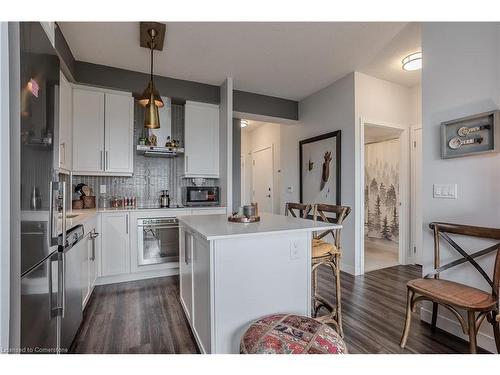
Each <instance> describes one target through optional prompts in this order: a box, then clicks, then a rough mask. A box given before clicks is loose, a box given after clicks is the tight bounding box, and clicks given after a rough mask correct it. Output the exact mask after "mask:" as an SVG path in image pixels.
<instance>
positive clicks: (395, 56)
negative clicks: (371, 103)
mask: <svg viewBox="0 0 500 375" xmlns="http://www.w3.org/2000/svg"><path fill="white" fill-rule="evenodd" d="M421 50H422V43H421V25H420V24H419V23H409V24H408V25H407V26H406V27H404V28H403V30H401V32H400V33H399V34H397V35H396V36H395V37H394V39H392V40H391V42H390V43H388V44H387V46H385V48H383V49H382V50H381V51H380V52H379V53H378V54H377V56H375V58H374V59H373V61H371V62H370V63H368V64H366V65H365V66H362V67H361V68H360V69H359V71H361V72H363V73H366V74H369V75H372V76H374V77H377V78H381V79H385V80H387V81H392V82H396V83H399V84H402V85H405V86H409V87H412V86H415V85H416V84H418V83H419V82H420V76H421V72H422V71H421V70H415V71H405V70H403V69H402V64H401V60H402V59H403V58H404V57H406V56H408V55H409V54H411V53H413V52H418V51H421Z"/></svg>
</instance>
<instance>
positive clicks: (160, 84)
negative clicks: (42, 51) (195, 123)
mask: <svg viewBox="0 0 500 375" xmlns="http://www.w3.org/2000/svg"><path fill="white" fill-rule="evenodd" d="M76 80H77V81H78V83H81V84H85V85H92V86H102V87H107V88H114V89H119V90H125V91H131V92H132V93H134V94H140V93H142V91H143V90H144V89H145V88H146V84H147V82H148V81H149V74H146V73H140V72H134V71H131V70H125V69H119V68H113V67H110V66H105V65H98V64H91V63H88V62H83V61H77V63H76ZM154 80H155V85H156V88H157V89H158V91H159V92H160V93H161V95H162V96H167V97H170V98H174V99H175V98H178V99H185V100H193V101H197V102H205V103H214V104H218V103H219V101H220V97H219V87H218V86H212V85H207V84H204V83H198V82H193V81H185V80H181V79H175V78H169V77H162V76H155V77H154Z"/></svg>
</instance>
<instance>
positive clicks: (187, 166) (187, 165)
mask: <svg viewBox="0 0 500 375" xmlns="http://www.w3.org/2000/svg"><path fill="white" fill-rule="evenodd" d="M188 160H189V159H188V156H187V155H186V168H185V169H186V173H188V172H189V163H188Z"/></svg>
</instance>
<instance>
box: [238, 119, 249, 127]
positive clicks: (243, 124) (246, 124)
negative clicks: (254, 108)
mask: <svg viewBox="0 0 500 375" xmlns="http://www.w3.org/2000/svg"><path fill="white" fill-rule="evenodd" d="M240 126H241V127H242V128H246V127H247V126H248V120H241V122H240Z"/></svg>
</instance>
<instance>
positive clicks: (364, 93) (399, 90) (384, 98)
mask: <svg viewBox="0 0 500 375" xmlns="http://www.w3.org/2000/svg"><path fill="white" fill-rule="evenodd" d="M355 82H356V83H355V92H356V113H357V114H358V115H361V116H363V117H364V118H365V119H367V120H370V121H374V122H375V123H377V122H382V123H390V124H398V125H406V126H408V127H409V126H410V124H411V119H412V115H413V113H414V112H415V111H414V108H413V101H412V90H411V89H410V88H409V87H406V86H403V85H398V84H396V83H393V82H389V81H385V80H383V79H379V78H375V77H372V76H369V75H366V74H363V73H359V72H356V73H355Z"/></svg>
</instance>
